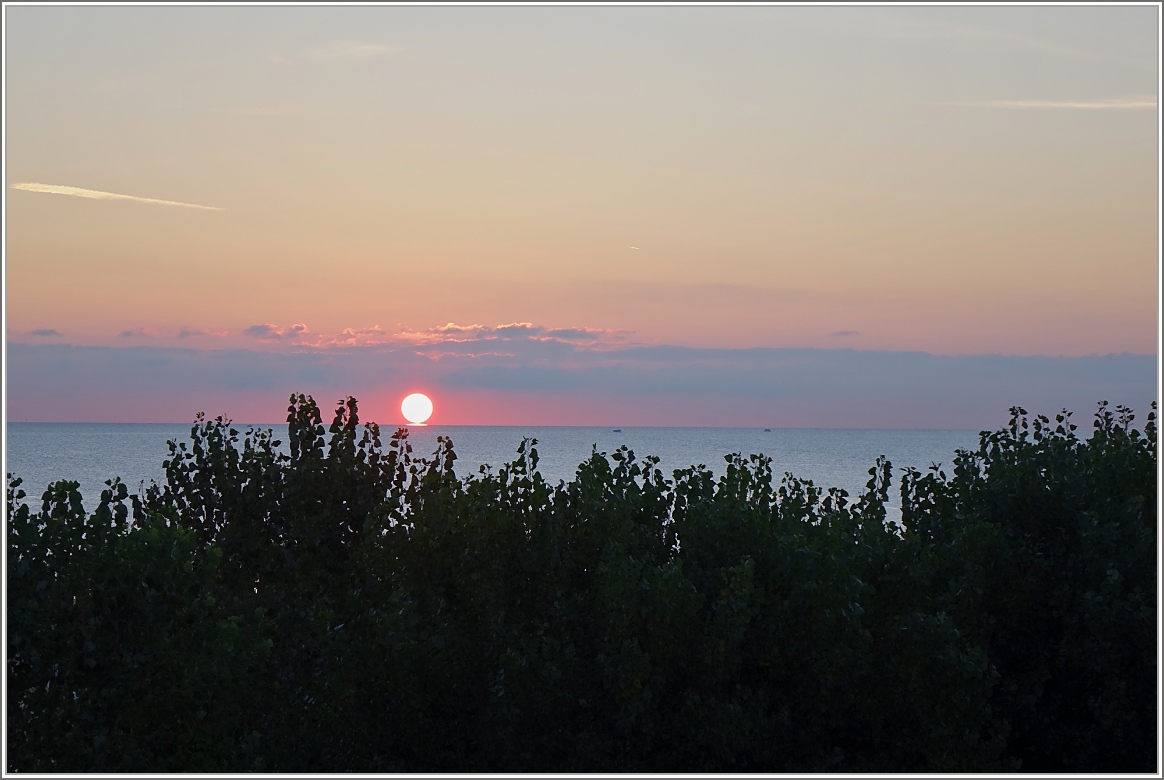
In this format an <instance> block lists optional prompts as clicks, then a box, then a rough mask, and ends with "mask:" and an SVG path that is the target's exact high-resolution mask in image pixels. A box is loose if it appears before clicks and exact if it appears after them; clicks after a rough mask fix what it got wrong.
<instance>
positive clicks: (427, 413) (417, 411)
mask: <svg viewBox="0 0 1164 780" xmlns="http://www.w3.org/2000/svg"><path fill="white" fill-rule="evenodd" d="M400 411H401V412H403V413H404V419H405V420H408V422H409V423H411V424H412V425H424V421H425V420H427V419H428V418H429V417H432V401H431V400H429V397H428V396H427V395H425V394H424V393H413V394H412V395H410V396H408V397H407V398H405V399H404V400H403V401H402V402H401V403H400Z"/></svg>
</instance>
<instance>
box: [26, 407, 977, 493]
mask: <svg viewBox="0 0 1164 780" xmlns="http://www.w3.org/2000/svg"><path fill="white" fill-rule="evenodd" d="M249 427H252V426H247V425H239V424H235V425H234V428H235V429H236V430H238V431H239V432H240V434H242V433H245V431H246V430H247V429H248V428H249ZM253 427H256V428H260V429H263V430H266V429H268V428H270V429H273V430H274V431H275V433H276V438H277V439H280V440H281V441H282V446H281V449H282V450H283V451H284V452H286V451H287V442H286V439H287V436H286V432H287V429H286V426H274V425H260V426H253ZM190 428H191V425H190V424H188V423H187V424H157V423H136V424H121V423H18V422H10V423H8V432H7V458H6V464H5V470H6V471H7V472H8V473H11V474H13V475H15V476H18V477H21V478H22V479H23V480H24V482H23V484H22V485H21V488H22V489H23V490H24V491H25V492H26V493H27V494H28V496H29V498H28V499H26V500H27V501H29V503H30V504H32V505H36V504H37V503H39V498H40V496H41V494H42V493H43V492H44V490H45V488H46V487H47V486H48V485H49V484H50V483H51V482H54V481H56V480H58V479H70V480H76V481H78V482H80V483H81V495H82V496H83V497H84V498H85V507H86V508H87V509H92V508H94V507H95V506H96V504H97V501H98V499H99V497H100V492H101V490H102V488H103V487H104V482H105V480H107V479H112V478H113V477H115V476H119V477H121V480H122V481H123V482H125V483H126V485H127V486H128V487H129V489H130V491H131V492H136V491H137V489H138V488H139V487H141V486H142V483H143V482H144V484H146V485H148V484H149V483H150V481H151V480H154V481H157V482H159V483H161V482H164V480H165V471H164V470H163V468H162V461H163V460H165V459H166V457H167V456H168V453H169V450H168V448H167V446H166V442H167V441H168V440H171V439H173V440H177V441H179V442H181V441H186V442H188V441H189V440H190ZM393 430H395V429H392V428H388V427H384V428H382V429H381V434H382V439H383V441H384V442H385V445H386V444H387V438H388V436H389V435H391V433H392V431H393ZM437 436H449V437H451V438H452V440H453V447H454V451H455V452H456V454H457V460H456V463H455V471H456V473H457V474H458V475H460V476H462V477H463V476H467V475H469V474H473V473H476V472H477V470H478V468H479V467H480V466H481V465H482V464H489V465H491V466H493V467H494V469H496V467H497V466H499V465H500V464H502V463H505V462H507V461H510V460H512V459H513V458H515V457H516V450H517V446H518V444H520V443H521V440H522V438H523V437H529V438H534V439H537V442H538V443H537V451H538V456H539V462H538V470H539V471H540V472H541V473H542V475H543V476H544V477H545V478H546V480H547V481H549V482H551V483H555V484H556V483H557V482H558V481H559V480H566V481H569V480H570V479H571V478H572V477H573V476H574V474H575V472H576V470H577V468H578V464H579V463H581V462H583V461H584V460H586V459H587V458H588V457H589V456H590V453H591V448H592V447H597V448H598V451H599V452H606V453H611V452H613V451H614V450H616V449H617V448H618V447H620V446H622V445H624V444H625V445H626V446H628V447H629V448H630V449H631V450H632V451H633V452H634V454H635V457H636V458H637V459H640V460H641V459H642V458H644V457H645V456H647V455H656V456H658V457H659V458H660V463H659V468H660V469H661V470H662V471H663V474H664V475H666V476H670V475H671V472H672V471H673V470H674V469H679V468H686V467H688V466H693V465H700V464H703V465H706V466H707V467H708V468H710V469H711V470H712V471H713V472H714V473H715V474H717V475H720V474H723V472H724V468H725V461H724V455H726V454H728V453H732V452H739V453H742V454H744V455H750V454H753V453H762V454H764V455H767V456H769V457H771V458H772V470H773V472H774V475H775V476H776V478H777V481H778V480H779V477H780V475H782V474H783V473H785V472H790V473H792V474H793V475H794V476H797V477H800V478H802V479H811V480H812V481H813V482H814V483H815V484H817V485H820V486H823V487H826V488H827V487H839V488H844V489H845V490H847V491H848V492H849V494H850V495H852V496H856V495H857V494H859V493H860V492H861V491H862V490H863V489H864V486H865V483H866V482H867V481H868V480H869V474H868V472H869V469H870V468H872V466H873V465H874V463H875V461H876V459H877V456H879V455H885V456H887V457H888V458H889V460H890V461H891V462H892V464H893V473H894V490H893V491H892V492H891V494H890V501H891V504H896V503H898V501H899V496H898V495H897V488H898V486H899V485H900V474H901V469H902V467H905V466H912V467H914V468H917V469H919V470H921V471H925V470H926V469H927V468H928V467H929V466H930V465H931V464H932V463H939V464H945V465H947V466H948V465H949V464H950V463H951V461H952V460H953V458H954V453H955V450H957V449H959V448H971V449H973V448H975V447H976V446H977V443H978V432H977V431H968V430H864V429H862V430H842V429H834V428H776V429H773V430H771V431H765V430H764V429H761V428H625V427H624V428H622V429H621V430H614V429H612V428H586V427H517V426H514V427H492V426H455V425H432V426H421V427H413V428H411V429H410V432H409V441H410V442H411V443H412V445H413V455H414V456H425V455H428V456H431V454H432V453H433V451H434V450H435V449H436V437H437ZM240 441H241V436H240Z"/></svg>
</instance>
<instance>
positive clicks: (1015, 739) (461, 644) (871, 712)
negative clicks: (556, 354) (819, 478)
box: [7, 395, 1157, 772]
mask: <svg viewBox="0 0 1164 780" xmlns="http://www.w3.org/2000/svg"><path fill="white" fill-rule="evenodd" d="M1153 408H1155V404H1153ZM1012 413H1013V418H1012V419H1011V421H1010V424H1009V426H1008V427H1006V428H1004V429H1002V430H999V431H997V432H993V433H990V432H984V433H983V434H982V435H981V437H980V443H979V446H978V449H977V450H976V451H960V452H959V453H958V454H957V457H956V458H955V460H954V462H953V466H952V469H950V470H949V472H946V471H943V470H941V469H940V468H939V467H937V466H935V467H934V468H933V469H932V470H930V471H929V472H928V473H924V474H923V473H919V472H918V471H915V470H906V471H905V472H904V473H903V474H902V476H901V482H900V491H901V499H902V514H901V523H900V524H897V523H894V522H893V521H892V520H891V519H889V518H888V517H887V510H886V506H887V502H888V498H889V492H890V490H891V489H892V485H891V468H890V464H889V463H888V462H886V461H884V460H883V459H882V460H879V461H878V462H877V464H876V465H875V466H874V467H873V468H872V469H870V472H869V473H870V480H869V484H868V487H867V490H866V491H865V492H864V493H863V494H862V495H860V496H859V497H856V498H855V499H854V500H851V499H850V497H849V496H847V495H846V494H845V493H844V492H843V491H840V490H836V489H832V490H828V491H823V490H822V489H821V488H819V487H817V486H815V485H813V484H812V483H811V482H807V481H801V480H798V479H796V478H794V477H793V476H791V475H787V474H786V475H784V476H783V478H778V477H775V476H774V475H773V472H772V466H771V462H770V461H769V459H767V458H765V457H762V456H755V455H753V456H750V457H742V456H740V455H729V456H727V467H726V473H725V474H724V475H723V476H722V477H720V478H718V479H717V478H715V477H714V476H713V474H712V473H711V472H710V471H708V470H707V469H706V468H704V467H697V468H689V469H684V470H680V471H676V472H674V474H673V475H672V478H666V477H664V475H663V474H662V473H661V472H660V470H659V469H658V468H656V466H657V460H656V459H653V458H646V459H644V460H639V459H636V457H635V454H634V453H633V452H630V451H628V450H626V449H625V448H623V449H620V450H618V451H616V452H613V453H610V454H609V455H606V454H604V453H599V452H595V453H593V454H592V455H591V457H590V458H589V459H588V460H587V461H586V462H584V463H582V464H581V465H580V466H579V468H578V471H577V474H576V476H575V477H574V479H573V480H572V481H571V482H569V483H560V484H558V485H556V486H554V485H550V484H547V483H546V482H545V480H543V478H542V476H541V475H540V473H539V472H538V471H537V463H538V456H537V451H536V448H535V444H536V442H535V441H524V442H522V444H521V446H520V447H519V448H518V451H517V457H516V459H515V460H514V461H513V462H511V463H508V464H505V465H504V466H502V467H500V468H498V469H497V470H496V471H493V470H490V469H487V468H483V469H482V471H481V472H480V473H479V474H475V475H472V476H469V477H465V478H458V477H457V476H456V475H455V473H454V469H453V463H454V460H455V457H456V456H455V455H454V452H453V446H452V442H450V441H448V440H445V439H438V442H439V449H438V451H437V452H436V453H435V454H434V455H433V456H432V457H431V458H419V457H415V456H414V455H413V454H412V450H411V446H410V444H409V442H408V440H407V431H406V430H400V431H398V432H396V434H394V435H393V436H392V437H391V439H390V440H389V441H388V442H387V445H386V446H383V445H382V442H381V440H380V432H379V429H378V428H377V426H376V425H375V424H368V425H360V422H359V419H358V413H357V405H356V401H355V399H351V398H349V399H347V400H346V401H344V402H342V403H341V404H340V406H339V408H338V409H337V410H336V414H335V419H334V422H333V423H332V424H331V426H330V428H327V429H325V428H324V426H323V423H322V420H321V416H320V412H319V409H318V408H317V406H316V404H315V403H314V402H313V401H312V399H311V398H310V397H305V396H302V395H300V396H292V399H291V405H290V408H289V418H288V423H289V430H288V436H289V445H290V447H289V449H290V454H289V455H284V454H281V453H280V451H279V442H277V441H275V440H274V438H273V437H274V434H273V433H272V432H271V431H258V430H250V431H247V432H246V433H245V434H240V433H239V432H238V431H237V430H235V429H233V428H231V426H230V422H229V421H227V420H223V419H221V418H219V419H217V420H205V419H203V418H202V417H201V416H200V417H199V419H198V421H197V422H196V424H195V425H194V426H193V428H192V430H191V441H190V442H189V445H187V443H185V442H183V443H180V444H177V443H173V442H172V443H171V444H170V448H171V454H170V457H169V459H168V460H167V461H166V463H165V468H166V474H167V477H166V483H165V484H164V485H160V486H159V485H153V486H151V487H149V488H147V489H145V490H144V491H142V492H141V493H140V494H139V495H131V494H130V493H129V491H128V490H127V488H126V486H125V485H123V484H121V483H120V482H119V481H118V480H112V481H110V482H109V483H107V486H108V489H106V490H105V491H103V493H102V495H101V501H100V505H99V506H98V507H97V508H96V511H93V512H86V511H85V510H84V509H83V507H82V503H81V496H80V495H79V494H78V485H77V483H75V482H64V481H62V482H58V483H56V484H54V485H52V486H50V487H49V489H48V491H47V492H45V494H44V497H43V502H42V505H41V509H40V511H39V512H36V511H33V510H32V509H30V508H29V506H27V504H26V503H25V502H24V500H23V499H24V495H25V494H24V492H23V491H22V490H20V480H19V479H14V478H12V477H11V476H10V477H9V480H8V500H7V517H8V522H7V530H8V559H7V585H8V593H7V598H8V602H7V603H8V626H7V629H8V647H7V652H8V655H7V659H8V686H7V728H8V742H7V744H8V757H7V760H8V767H7V768H8V770H9V771H42V772H43V771H69V772H82V771H105V772H122V771H201V772H210V771H246V770H262V771H268V772H273V771H274V772H278V771H298V772H320V771H375V772H390V771H437V772H442V771H498V772H500V771H504V772H509V771H633V772H668V771H685V772H695V771H700V772H701V771H763V772H796V771H845V772H862V771H880V772H906V771H913V772H919V771H931V772H932V771H961V772H971V771H1006V770H1012V769H1021V770H1029V771H1071V772H1091V771H1106V772H1132V771H1135V772H1153V771H1155V770H1156V768H1157V767H1156V755H1157V751H1156V718H1157V712H1156V673H1157V647H1156V621H1157V604H1156V590H1157V588H1156V577H1157V570H1156V562H1157V559H1156V522H1157V514H1156V511H1157V495H1156V490H1157V452H1156V426H1155V415H1154V414H1150V415H1149V418H1148V422H1147V424H1146V425H1144V426H1143V430H1142V431H1137V430H1136V429H1134V428H1133V427H1132V425H1131V423H1132V415H1131V413H1130V412H1129V411H1128V410H1126V409H1123V408H1119V409H1117V410H1116V411H1115V412H1112V411H1110V410H1109V409H1108V408H1107V406H1106V404H1105V405H1101V407H1100V410H1099V412H1098V414H1097V415H1096V420H1095V424H1094V430H1093V432H1092V434H1091V436H1090V438H1088V439H1086V440H1084V439H1081V438H1079V437H1078V436H1077V434H1076V433H1075V426H1074V425H1072V424H1071V423H1070V418H1069V415H1067V414H1066V413H1064V414H1063V415H1060V416H1059V417H1057V418H1056V420H1055V423H1051V422H1050V421H1049V420H1048V419H1047V418H1044V417H1037V418H1034V419H1033V420H1031V419H1029V418H1028V416H1027V413H1026V412H1025V411H1024V410H1022V409H1018V408H1016V409H1013V410H1012ZM240 436H241V437H242V438H241V440H240Z"/></svg>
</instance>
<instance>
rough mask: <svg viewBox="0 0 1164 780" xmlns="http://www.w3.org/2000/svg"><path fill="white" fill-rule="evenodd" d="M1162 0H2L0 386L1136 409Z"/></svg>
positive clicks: (203, 398)
mask: <svg viewBox="0 0 1164 780" xmlns="http://www.w3.org/2000/svg"><path fill="white" fill-rule="evenodd" d="M1158 15H1159V7H1158V6H1157V5H1155V4H1152V5H1139V6H1115V7H1113V6H1090V7H1088V6H1082V7H1081V6H1036V7H1017V6H978V7H973V6H972V7H964V6H931V7H920V8H919V7H901V6H880V7H879V6H857V7H839V6H817V7H782V6H737V7H726V8H725V7H679V6H656V7H632V6H615V7H569V6H541V7H520V8H519V7H500V6H495V7H409V6H365V7H343V8H329V7H294V6H268V7H241V6H240V7H231V6H186V7H179V6H155V7H125V6H120V7H119V6H105V7H81V6H24V5H18V4H5V6H4V21H5V29H4V35H5V54H4V57H5V73H4V86H5V110H6V114H5V132H6V139H5V140H6V146H5V176H6V187H5V189H4V198H5V200H4V215H5V229H6V233H5V245H4V260H5V284H6V286H5V304H6V305H5V328H6V331H5V333H6V338H5V347H6V350H7V354H6V358H7V359H6V376H5V391H6V398H5V401H6V419H7V420H12V421H22V420H34V421H94V422H98V421H101V422H134V421H142V422H146V421H157V422H160V421H166V422H186V421H189V420H190V419H192V418H193V416H194V414H195V413H196V412H199V411H203V412H206V413H207V414H209V415H211V416H214V415H218V414H223V415H226V416H228V417H231V418H232V419H235V420H248V421H255V422H278V421H280V420H282V419H283V417H284V415H285V407H286V402H287V397H288V396H289V395H290V394H291V393H292V392H304V393H311V394H313V395H315V396H316V398H317V399H319V400H320V401H321V404H322V405H324V406H325V407H328V406H330V405H331V403H332V402H333V401H334V400H336V399H337V398H339V397H342V396H346V395H348V394H351V395H355V396H357V397H358V398H359V399H360V400H361V408H362V409H364V410H365V411H364V414H365V418H366V419H376V420H377V421H379V422H381V423H384V424H391V423H399V422H403V419H402V417H401V415H400V411H399V402H400V399H402V398H403V397H404V395H406V394H407V393H409V392H413V391H423V392H426V393H428V394H429V395H430V396H432V398H433V400H434V403H435V406H436V412H435V413H434V416H433V419H432V422H433V423H445V424H541V425H554V424H560V425H575V424H592V425H606V424H612V425H613V424H617V425H731V426H768V427H771V426H775V425H779V426H792V427H801V426H803V427H922V428H962V427H965V428H994V427H998V426H999V425H1002V424H1003V423H1005V421H1006V419H1007V409H1008V408H1009V407H1010V406H1012V405H1015V404H1018V405H1022V406H1024V407H1027V408H1030V409H1031V410H1034V411H1038V412H1040V413H1049V414H1053V413H1054V412H1056V411H1058V410H1059V409H1060V408H1063V407H1064V406H1066V407H1067V408H1071V409H1073V410H1074V411H1075V412H1076V413H1077V414H1081V415H1088V414H1090V413H1091V412H1092V411H1093V410H1094V406H1095V403H1096V402H1097V401H1099V400H1101V399H1106V400H1110V401H1111V402H1112V403H1113V404H1114V403H1126V404H1127V405H1129V406H1132V407H1133V408H1135V409H1137V410H1141V415H1142V414H1143V413H1146V411H1147V407H1148V403H1149V401H1151V400H1152V399H1154V398H1156V397H1157V396H1158V386H1157V376H1158V367H1157V363H1158V354H1157V352H1158V321H1159V320H1158V317H1159V312H1160V297H1159V296H1160V286H1159V279H1160V245H1159V209H1160V186H1159V178H1158V177H1159V169H1160V163H1159V159H1158V150H1159V117H1160V111H1159V105H1158V103H1159V92H1160V85H1159V80H1158V64H1159V41H1160V26H1159V18H1158Z"/></svg>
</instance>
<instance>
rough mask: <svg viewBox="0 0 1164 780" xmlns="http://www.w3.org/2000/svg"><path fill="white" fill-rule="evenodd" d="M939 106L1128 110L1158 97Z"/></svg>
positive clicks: (962, 102)
mask: <svg viewBox="0 0 1164 780" xmlns="http://www.w3.org/2000/svg"><path fill="white" fill-rule="evenodd" d="M936 105H939V106H960V107H963V108H1052V109H1078V110H1083V111H1112V110H1115V111H1127V110H1134V109H1144V108H1156V98H1155V97H1154V96H1152V95H1130V96H1127V97H1118V98H1107V99H1104V100H950V101H943V102H941V103H937V104H936Z"/></svg>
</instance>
